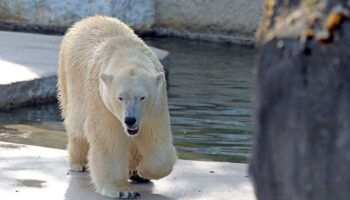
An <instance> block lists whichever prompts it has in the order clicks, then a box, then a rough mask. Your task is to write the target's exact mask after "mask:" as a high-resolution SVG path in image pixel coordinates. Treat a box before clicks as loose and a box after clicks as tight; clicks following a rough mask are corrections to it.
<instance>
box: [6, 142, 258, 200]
mask: <svg viewBox="0 0 350 200" xmlns="http://www.w3.org/2000/svg"><path fill="white" fill-rule="evenodd" d="M14 146H18V148H13V147H14ZM132 186H133V187H135V188H136V190H138V191H139V192H140V193H141V198H140V199H145V200H147V199H152V200H157V199H159V200H161V199H165V200H166V199H169V200H170V199H174V200H175V199H179V200H180V199H203V200H205V199H210V200H213V199H215V200H220V199H225V200H226V199H235V200H254V199H255V197H254V193H253V188H252V185H251V183H250V180H249V177H247V165H246V164H235V163H226V162H209V161H185V160H178V161H177V163H176V165H175V168H174V171H173V172H172V174H171V175H169V176H168V177H166V178H164V179H161V180H157V181H152V182H151V183H148V184H132ZM0 194H1V199H6V200H23V199H50V200H51V199H52V200H56V199H57V200H63V199H65V200H80V199H81V200H89V199H94V200H99V199H101V200H102V199H106V200H107V199H109V198H105V197H102V196H100V195H98V194H97V193H95V192H94V191H93V187H92V185H91V183H90V178H89V176H88V173H79V172H69V171H68V164H67V152H66V151H65V150H58V149H50V148H44V147H36V146H29V145H19V144H14V143H7V142H0Z"/></svg>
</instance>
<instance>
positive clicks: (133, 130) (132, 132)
mask: <svg viewBox="0 0 350 200" xmlns="http://www.w3.org/2000/svg"><path fill="white" fill-rule="evenodd" d="M138 132H139V127H138V126H137V127H135V128H128V134H129V135H136V134H137V133H138Z"/></svg>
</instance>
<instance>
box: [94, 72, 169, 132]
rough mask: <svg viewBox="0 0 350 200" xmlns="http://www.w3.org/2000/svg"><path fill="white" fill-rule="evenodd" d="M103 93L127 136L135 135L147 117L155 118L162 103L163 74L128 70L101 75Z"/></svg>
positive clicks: (106, 104)
mask: <svg viewBox="0 0 350 200" xmlns="http://www.w3.org/2000/svg"><path fill="white" fill-rule="evenodd" d="M100 81H101V83H102V84H100V85H101V87H102V88H101V89H100V94H101V97H102V100H103V102H104V104H105V106H106V107H107V109H108V110H109V111H110V112H112V113H113V115H114V116H115V117H116V118H118V119H119V121H120V122H121V124H122V125H123V127H124V130H125V133H126V134H127V135H128V136H136V135H137V134H138V133H139V130H140V129H142V123H143V122H144V121H145V119H147V118H152V115H156V112H157V109H158V107H159V104H160V103H161V97H162V87H163V84H164V82H165V75H164V73H163V72H158V73H156V74H151V73H149V72H147V71H146V70H144V69H142V68H135V67H134V68H126V69H124V70H122V71H118V72H117V73H108V72H104V73H102V74H101V75H100Z"/></svg>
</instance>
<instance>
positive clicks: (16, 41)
mask: <svg viewBox="0 0 350 200" xmlns="http://www.w3.org/2000/svg"><path fill="white" fill-rule="evenodd" d="M61 39H62V37H61V36H52V35H40V34H30V33H17V32H5V31H0V43H1V44H2V45H1V46H0V65H1V68H0V110H10V109H12V108H16V107H20V106H24V105H33V104H38V103H49V102H53V101H56V80H57V77H56V72H57V62H58V51H59V45H60V43H61ZM151 49H152V50H153V51H154V52H155V54H156V55H157V56H158V58H159V59H160V61H161V62H162V64H163V66H164V69H165V72H166V74H167V73H168V67H169V65H170V58H169V53H168V52H167V51H163V50H161V49H157V48H153V47H151Z"/></svg>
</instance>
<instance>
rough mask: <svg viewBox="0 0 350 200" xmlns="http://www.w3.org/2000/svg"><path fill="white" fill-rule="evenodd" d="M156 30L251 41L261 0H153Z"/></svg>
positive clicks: (260, 7)
mask: <svg viewBox="0 0 350 200" xmlns="http://www.w3.org/2000/svg"><path fill="white" fill-rule="evenodd" d="M155 1H156V4H155V5H156V9H155V10H156V15H155V16H156V17H155V27H154V28H155V29H156V30H157V32H159V33H161V34H162V33H163V34H173V35H178V36H181V35H184V34H185V35H187V37H190V38H199V39H208V40H215V41H233V42H239V43H251V42H252V41H254V33H255V31H256V29H257V27H258V25H259V22H260V17H261V16H262V7H263V0H249V1H247V0H193V1H188V0H155Z"/></svg>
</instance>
